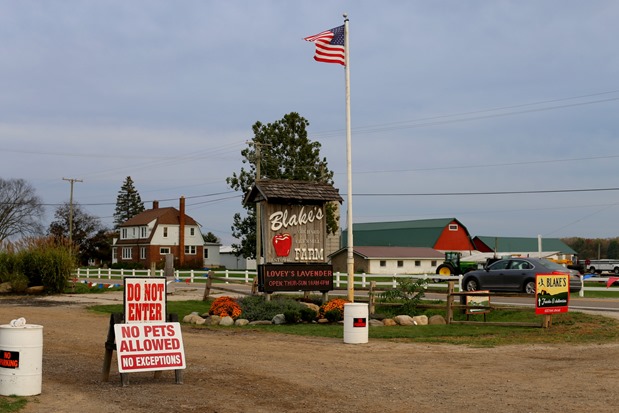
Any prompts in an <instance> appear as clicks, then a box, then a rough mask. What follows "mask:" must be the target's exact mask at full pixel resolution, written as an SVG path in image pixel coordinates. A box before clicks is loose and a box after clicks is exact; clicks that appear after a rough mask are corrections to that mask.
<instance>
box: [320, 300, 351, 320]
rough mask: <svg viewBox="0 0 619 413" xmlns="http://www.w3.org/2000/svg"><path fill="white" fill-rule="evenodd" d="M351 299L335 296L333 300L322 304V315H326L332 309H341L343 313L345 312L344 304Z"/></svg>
mask: <svg viewBox="0 0 619 413" xmlns="http://www.w3.org/2000/svg"><path fill="white" fill-rule="evenodd" d="M349 302H350V301H348V300H344V299H343V298H334V299H333V300H329V301H328V302H326V303H324V304H323V305H322V306H320V317H324V316H325V314H326V313H327V312H329V311H331V310H340V312H341V313H342V315H343V314H344V304H346V303H349Z"/></svg>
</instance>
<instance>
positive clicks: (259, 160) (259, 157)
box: [252, 142, 271, 270]
mask: <svg viewBox="0 0 619 413" xmlns="http://www.w3.org/2000/svg"><path fill="white" fill-rule="evenodd" d="M252 144H253V145H254V147H255V148H256V155H255V156H256V177H255V181H256V183H257V182H258V181H259V180H260V179H262V173H261V172H260V164H261V163H262V152H261V151H260V147H261V146H271V144H268V143H260V142H253V143H252ZM260 264H262V211H261V208H260V202H258V203H256V266H258V265H260ZM257 269H258V267H256V270H257Z"/></svg>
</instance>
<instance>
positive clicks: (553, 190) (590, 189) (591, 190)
mask: <svg viewBox="0 0 619 413" xmlns="http://www.w3.org/2000/svg"><path fill="white" fill-rule="evenodd" d="M604 191H619V188H583V189H547V190H535V191H489V192H418V193H382V194H381V193H365V194H364V193H358V194H353V196H471V195H515V194H554V193H570V192H604Z"/></svg>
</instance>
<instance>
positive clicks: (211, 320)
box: [204, 315, 221, 326]
mask: <svg viewBox="0 0 619 413" xmlns="http://www.w3.org/2000/svg"><path fill="white" fill-rule="evenodd" d="M220 321H221V317H220V316H218V315H212V316H209V317H208V318H207V319H206V321H205V322H204V324H206V325H207V326H216V325H219V322H220Z"/></svg>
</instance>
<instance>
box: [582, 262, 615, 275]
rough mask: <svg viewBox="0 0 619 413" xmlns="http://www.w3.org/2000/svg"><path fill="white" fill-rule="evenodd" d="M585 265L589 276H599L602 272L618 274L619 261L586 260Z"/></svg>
mask: <svg viewBox="0 0 619 413" xmlns="http://www.w3.org/2000/svg"><path fill="white" fill-rule="evenodd" d="M585 264H586V268H585V269H586V270H587V272H588V273H591V274H601V273H603V272H612V273H615V274H619V260H610V259H609V260H587V261H586V262H585Z"/></svg>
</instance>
